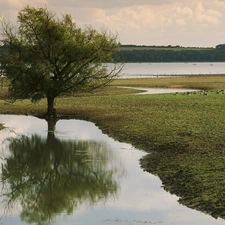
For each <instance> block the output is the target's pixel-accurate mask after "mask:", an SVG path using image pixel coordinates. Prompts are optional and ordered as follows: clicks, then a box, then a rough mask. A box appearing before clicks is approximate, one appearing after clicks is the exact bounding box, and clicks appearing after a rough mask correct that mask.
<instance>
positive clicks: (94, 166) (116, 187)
mask: <svg viewBox="0 0 225 225" xmlns="http://www.w3.org/2000/svg"><path fill="white" fill-rule="evenodd" d="M0 123H4V124H5V126H6V127H7V128H6V129H4V130H1V131H0V143H1V144H0V160H1V183H0V185H1V187H0V190H1V205H0V214H1V215H0V216H1V217H0V224H3V225H12V224H17V225H21V224H41V225H44V224H56V225H72V224H73V225H74V224H76V225H115V224H116V225H117V224H118V225H142V224H163V225H170V224H175V225H187V224H188V225H196V224H204V225H214V224H215V225H216V224H224V221H223V220H221V219H218V220H215V219H214V218H212V217H210V216H209V215H206V214H204V213H201V212H198V211H195V210H192V209H189V208H187V207H185V206H183V205H180V204H179V203H178V202H177V200H178V197H177V196H175V195H171V194H169V193H168V192H166V191H164V189H163V188H162V187H161V185H162V184H161V181H160V180H159V178H158V177H156V176H153V175H151V174H149V173H147V172H144V171H143V170H142V169H141V168H140V165H139V159H140V158H141V157H143V156H144V155H145V154H146V153H145V152H143V151H142V150H139V149H135V148H134V147H133V146H131V145H130V144H127V143H120V142H117V141H115V140H113V139H112V138H110V137H108V136H107V135H106V134H103V133H102V131H101V130H100V129H99V128H98V127H96V126H95V125H94V124H93V123H90V122H87V121H81V120H59V121H58V122H57V123H56V127H55V132H54V133H53V132H48V126H47V122H46V121H45V120H42V119H39V118H36V117H31V116H15V115H0Z"/></svg>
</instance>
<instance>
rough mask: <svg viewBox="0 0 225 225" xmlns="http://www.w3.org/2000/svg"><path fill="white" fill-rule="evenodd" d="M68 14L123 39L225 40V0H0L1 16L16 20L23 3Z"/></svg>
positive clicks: (201, 42)
mask: <svg viewBox="0 0 225 225" xmlns="http://www.w3.org/2000/svg"><path fill="white" fill-rule="evenodd" d="M27 4H30V5H32V6H43V7H44V6H45V5H46V6H47V7H48V9H49V10H52V11H55V12H56V13H57V15H59V16H61V14H66V13H68V14H71V15H72V17H73V18H74V20H75V21H76V22H77V24H78V26H80V27H82V26H84V25H85V24H87V25H92V27H94V28H96V29H100V28H101V27H106V28H107V29H109V30H110V31H112V32H116V33H117V32H118V35H119V39H120V41H121V42H122V43H124V44H125V43H126V44H128V43H132V44H149V45H168V44H171V45H174V44H180V45H183V46H215V45H217V44H218V43H223V42H225V40H224V37H225V29H224V28H223V26H224V23H225V15H224V10H225V1H224V0H210V1H208V0H188V1H183V0H151V1H149V0H139V1H137V0H127V1H120V0H114V1H105V0H98V1H93V0H83V1H78V0H73V1H71V0H64V1H61V0H34V1H32V4H31V3H30V1H29V0H0V5H1V8H0V17H2V16H4V17H6V18H10V19H11V20H14V21H15V20H16V15H17V14H18V11H19V10H20V9H22V7H24V6H26V5H27Z"/></svg>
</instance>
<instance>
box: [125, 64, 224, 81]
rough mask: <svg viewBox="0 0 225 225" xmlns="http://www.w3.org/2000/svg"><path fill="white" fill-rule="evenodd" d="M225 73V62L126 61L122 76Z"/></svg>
mask: <svg viewBox="0 0 225 225" xmlns="http://www.w3.org/2000/svg"><path fill="white" fill-rule="evenodd" d="M218 74H225V63H224V62H202V63H198V62H196V63H125V64H124V69H123V71H122V73H121V78H155V77H163V76H178V75H185V76H186V75H218Z"/></svg>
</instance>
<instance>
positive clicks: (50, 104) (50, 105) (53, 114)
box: [47, 96, 56, 118]
mask: <svg viewBox="0 0 225 225" xmlns="http://www.w3.org/2000/svg"><path fill="white" fill-rule="evenodd" d="M54 103H55V98H54V97H49V96H48V97H47V104H48V109H47V117H48V118H54V117H56V110H55V108H54Z"/></svg>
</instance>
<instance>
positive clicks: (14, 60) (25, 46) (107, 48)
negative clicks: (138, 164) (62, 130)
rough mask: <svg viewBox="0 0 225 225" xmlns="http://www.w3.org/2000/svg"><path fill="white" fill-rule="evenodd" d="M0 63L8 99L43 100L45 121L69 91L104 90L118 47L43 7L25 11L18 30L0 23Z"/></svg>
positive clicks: (112, 37)
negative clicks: (1, 48) (1, 47)
mask: <svg viewBox="0 0 225 225" xmlns="http://www.w3.org/2000/svg"><path fill="white" fill-rule="evenodd" d="M2 31H3V32H2V33H3V34H2V39H1V42H2V45H4V46H7V47H8V51H7V53H5V54H1V57H0V64H1V67H2V69H3V71H4V72H5V73H6V76H7V77H8V79H9V80H10V87H9V96H10V98H11V99H12V100H16V99H25V98H31V100H32V102H36V101H38V100H40V99H42V98H44V97H46V98H47V113H46V115H47V117H50V118H51V117H55V116H56V112H55V108H54V102H55V98H56V97H58V96H60V95H62V94H65V93H71V92H73V93H74V92H89V91H92V90H93V89H96V88H99V87H102V86H105V85H107V84H108V83H109V82H110V81H112V80H113V79H114V78H115V77H116V76H117V75H118V73H119V72H120V71H121V69H122V66H121V65H120V66H114V67H113V68H111V69H110V70H109V69H108V68H107V67H105V66H104V63H106V62H113V59H112V53H113V52H114V51H115V50H116V49H117V48H118V46H119V43H118V42H117V36H116V35H113V34H111V33H110V32H107V31H106V30H102V31H101V32H98V31H97V30H95V29H93V28H91V27H88V26H87V27H85V28H84V29H81V28H79V27H77V25H76V23H75V22H74V21H73V20H72V17H71V16H70V15H64V16H63V17H62V18H61V19H59V18H56V14H54V13H52V12H50V11H48V10H47V8H33V7H29V6H27V7H25V8H24V9H23V10H21V11H20V12H19V14H18V27H15V26H13V25H12V24H11V23H9V22H5V21H3V22H2Z"/></svg>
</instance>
